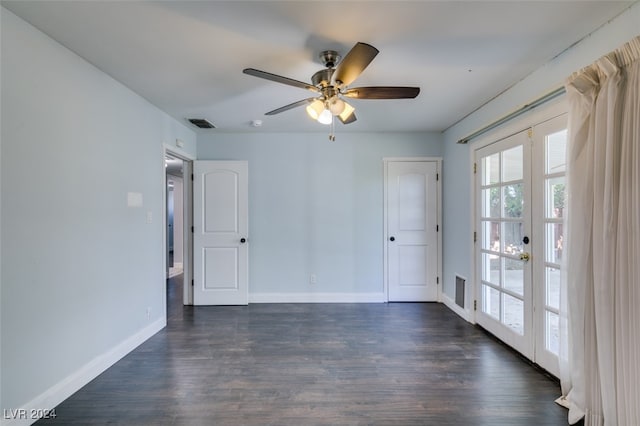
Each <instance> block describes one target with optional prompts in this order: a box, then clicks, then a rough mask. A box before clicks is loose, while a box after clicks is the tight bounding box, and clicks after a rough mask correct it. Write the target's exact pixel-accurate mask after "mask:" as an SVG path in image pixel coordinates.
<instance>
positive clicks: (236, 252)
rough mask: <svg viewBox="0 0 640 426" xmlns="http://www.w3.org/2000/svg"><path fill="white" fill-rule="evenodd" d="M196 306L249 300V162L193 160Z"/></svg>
mask: <svg viewBox="0 0 640 426" xmlns="http://www.w3.org/2000/svg"><path fill="white" fill-rule="evenodd" d="M193 193H194V221H193V222H194V250H193V251H194V285H193V303H194V305H246V304H247V303H248V245H249V241H248V238H249V236H248V164H247V162H245V161H196V162H194V183H193Z"/></svg>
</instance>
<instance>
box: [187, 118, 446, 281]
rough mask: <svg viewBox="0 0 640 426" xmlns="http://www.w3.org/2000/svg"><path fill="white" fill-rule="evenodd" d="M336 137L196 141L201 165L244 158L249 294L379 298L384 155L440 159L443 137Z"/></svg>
mask: <svg viewBox="0 0 640 426" xmlns="http://www.w3.org/2000/svg"><path fill="white" fill-rule="evenodd" d="M300 114H301V116H300V119H301V120H304V119H305V117H304V111H300ZM336 138H337V140H336V141H335V142H329V141H328V140H327V134H326V133H314V134H269V133H267V134H258V133H247V134H241V135H231V134H220V135H211V134H210V135H199V136H198V159H200V160H247V161H248V162H249V212H250V213H249V234H250V244H251V245H250V250H249V256H250V270H249V289H250V290H249V291H250V293H252V294H256V293H260V294H265V293H332V294H333V293H358V294H368V293H381V292H382V290H383V276H382V260H383V242H384V239H383V162H382V159H383V157H402V156H434V157H437V156H441V154H442V151H441V141H442V135H441V134H439V133H417V134H416V133H400V134H397V133H394V134H370V133H367V134H355V133H340V127H338V129H337V136H336ZM311 274H315V275H317V284H315V285H313V286H312V285H310V284H309V277H310V275H311Z"/></svg>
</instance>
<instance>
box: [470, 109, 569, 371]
mask: <svg viewBox="0 0 640 426" xmlns="http://www.w3.org/2000/svg"><path fill="white" fill-rule="evenodd" d="M565 140H566V115H562V116H559V117H556V118H554V119H551V120H548V121H545V122H543V123H541V124H538V125H536V126H532V127H531V128H529V129H526V130H523V131H521V132H518V133H516V134H514V135H512V136H509V137H506V138H504V139H502V140H500V141H497V142H494V143H492V144H490V145H487V146H485V147H482V148H480V149H478V150H476V151H475V168H476V179H475V181H476V182H475V194H476V218H477V219H476V240H477V241H476V247H475V259H476V277H477V279H476V283H477V285H476V321H477V322H478V324H480V325H481V326H482V327H484V328H486V329H487V330H489V331H490V332H491V333H493V334H494V335H496V336H497V337H498V338H499V339H501V340H502V341H504V342H505V343H507V344H508V345H510V346H512V347H513V348H515V349H516V350H518V351H519V352H520V353H522V354H523V355H524V356H526V357H527V358H529V359H530V360H532V361H534V362H536V363H537V364H539V365H541V366H542V367H543V368H545V369H547V370H548V371H549V372H551V373H553V374H555V375H558V370H559V368H558V358H557V355H558V335H559V316H558V308H559V305H560V297H559V289H560V267H561V265H560V264H561V262H560V259H561V256H562V242H563V235H562V217H563V209H564V162H565V161H564V151H565Z"/></svg>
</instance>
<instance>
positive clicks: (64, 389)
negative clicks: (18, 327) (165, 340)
mask: <svg viewBox="0 0 640 426" xmlns="http://www.w3.org/2000/svg"><path fill="white" fill-rule="evenodd" d="M166 325H167V320H166V318H160V319H158V320H157V321H155V322H153V323H151V324H149V325H148V326H147V327H145V328H143V329H142V330H140V331H139V332H137V333H136V334H134V335H133V336H131V337H129V338H127V339H126V340H124V341H123V342H121V343H120V344H118V345H117V346H116V347H114V348H112V349H110V350H109V351H108V352H106V353H104V354H102V355H99V356H97V357H95V358H94V359H93V360H91V361H89V362H88V363H87V364H85V365H84V366H82V367H81V368H80V369H78V370H77V371H75V372H74V373H72V374H70V375H69V376H67V377H66V378H64V379H63V380H61V381H60V382H58V383H56V384H55V385H53V386H51V387H50V388H49V389H47V390H46V391H44V392H43V393H41V394H40V395H38V396H37V397H35V398H34V399H32V400H31V401H29V402H27V403H26V404H24V405H23V406H22V407H21V408H19V409H14V410H12V411H11V412H10V411H9V410H7V411H6V412H4V413H2V417H1V418H0V424H1V425H2V426H5V425H6V426H29V425H31V424H33V423H35V422H36V421H37V420H38V419H37V418H31V417H32V416H31V414H32V413H41V412H42V411H43V410H51V409H53V408H55V407H56V406H57V405H58V404H60V403H61V402H62V401H64V400H65V399H67V398H69V397H70V396H71V395H73V394H74V393H75V392H77V391H78V390H80V389H81V388H82V387H83V386H85V385H86V384H87V383H89V382H90V381H91V380H93V379H95V378H96V377H98V375H100V374H101V373H102V372H104V371H105V370H106V369H107V368H109V367H111V366H112V365H114V364H115V363H116V362H118V361H119V360H120V359H122V358H123V357H124V356H125V355H127V354H128V353H129V352H131V351H132V350H134V349H135V348H137V347H138V346H140V345H141V344H142V343H144V342H145V341H146V340H147V339H149V338H150V337H151V336H153V335H154V334H156V333H157V332H158V331H160V330H162V329H163V328H164V327H165V326H166ZM7 417H11V418H7Z"/></svg>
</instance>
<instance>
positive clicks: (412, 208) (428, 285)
mask: <svg viewBox="0 0 640 426" xmlns="http://www.w3.org/2000/svg"><path fill="white" fill-rule="evenodd" d="M386 167H387V169H386V170H387V174H386V182H385V184H386V209H385V211H386V254H387V256H386V257H387V259H386V271H387V282H388V300H389V301H390V302H400V301H403V302H426V301H437V300H438V296H439V295H438V280H439V279H438V276H439V273H438V269H439V266H438V265H439V243H438V228H439V225H438V191H437V187H438V186H437V173H438V162H437V161H389V162H387V163H386Z"/></svg>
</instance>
